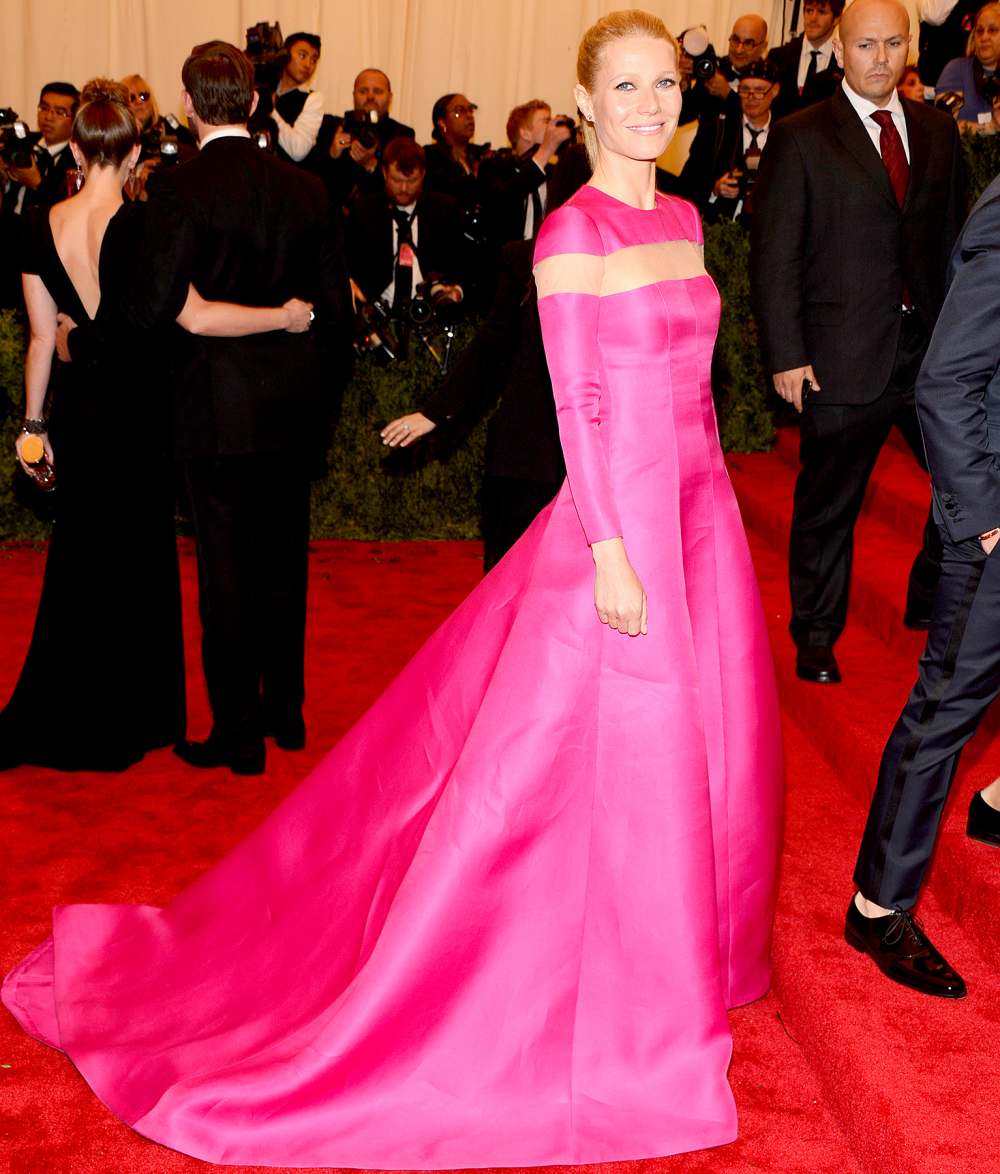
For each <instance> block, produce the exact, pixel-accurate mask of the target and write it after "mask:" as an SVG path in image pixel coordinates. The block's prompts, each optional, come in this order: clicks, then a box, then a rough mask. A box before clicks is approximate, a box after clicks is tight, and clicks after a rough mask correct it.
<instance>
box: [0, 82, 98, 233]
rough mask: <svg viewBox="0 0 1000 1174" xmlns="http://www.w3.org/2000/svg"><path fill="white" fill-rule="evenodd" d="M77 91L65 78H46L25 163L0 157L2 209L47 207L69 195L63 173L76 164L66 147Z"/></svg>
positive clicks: (9, 211)
mask: <svg viewBox="0 0 1000 1174" xmlns="http://www.w3.org/2000/svg"><path fill="white" fill-rule="evenodd" d="M79 105H80V94H79V91H78V90H77V88H76V86H74V85H71V84H70V83H69V82H49V84H48V85H46V86H43V87H42V92H41V94H40V95H39V97H38V129H39V131H40V132H41V135H42V137H41V140H40V141H39V142H38V144H37V145H36V146H35V149H34V151H33V152H32V158H31V162H30V163H29V164H28V166H27V167H14V166H12V165H11V164H10V163H4V162H2V161H0V179H2V180H4V181H5V182H6V187H5V191H4V197H3V206H4V212H5V214H7V215H14V216H19V215H21V214H23V213H24V212H26V211H27V210H28V209H29V208H38V207H46V208H48V207H51V206H52V205H53V204H57V203H58V202H59V201H60V200H65V199H66V197H67V196H68V195H69V192H68V191H67V188H66V173H67V172H68V171H71V170H73V169H74V168H75V167H76V163H75V162H74V161H73V153H72V151H70V149H69V135H70V131H71V130H72V129H73V117H74V115H75V114H76V110H77V107H78V106H79Z"/></svg>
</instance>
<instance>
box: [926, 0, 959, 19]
mask: <svg viewBox="0 0 1000 1174" xmlns="http://www.w3.org/2000/svg"><path fill="white" fill-rule="evenodd" d="M957 3H958V0H917V17H918V18H919V19H920V20H925V21H927V23H928V24H934V25H942V24H944V22H945V21H946V20H947V19H948V17H949V16H951V13H952V9H953V8H954V7H955V5H956V4H957Z"/></svg>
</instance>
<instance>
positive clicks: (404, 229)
mask: <svg viewBox="0 0 1000 1174" xmlns="http://www.w3.org/2000/svg"><path fill="white" fill-rule="evenodd" d="M392 218H393V220H395V222H396V228H397V229H398V230H399V240H398V241H397V242H396V272H395V276H394V280H393V287H392V308H393V309H394V310H395V311H397V312H398V311H400V310H402V309H403V307H404V306H406V304H407V303H408V302H409V301H410V300H411V298H412V296H413V264H412V258H413V230H412V217H411V216H410V215H409V214H408V213H406V212H404V211H403V210H402V209H401V208H393V210H392ZM404 245H409V246H410V249H409V251H410V258H409V259H410V262H411V263H410V264H409V265H403V264H401V262H400V258H401V255H402V252H403V246H404Z"/></svg>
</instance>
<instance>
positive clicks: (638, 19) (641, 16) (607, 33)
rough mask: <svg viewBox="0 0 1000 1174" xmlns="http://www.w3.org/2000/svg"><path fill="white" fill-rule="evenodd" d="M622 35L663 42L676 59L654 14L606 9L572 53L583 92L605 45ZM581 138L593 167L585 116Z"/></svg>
mask: <svg viewBox="0 0 1000 1174" xmlns="http://www.w3.org/2000/svg"><path fill="white" fill-rule="evenodd" d="M625 37H652V38H653V40H656V41H666V42H667V43H668V44H669V45H672V46H673V50H674V61H675V62H677V63H679V62H680V59H681V50H680V46H679V45H678V44H677V41H676V39H675V38H674V37H673V36H671V34H670V32H669V31H668V29H667V26H666V25H665V24H664V23H663V21H662V20H660V18H659V17H658V16H654V15H653V13H652V12H643V10H642V9H641V8H623V9H621V10H620V11H618V12H609V13H608V14H607V16H602V17H601V19H600V20H599V21H597V23H596V24H592V25H591V26H590V28H589V29H587V31H586V32H585V33H584V34H583V40H582V41H581V42H580V51H579V52H578V53H577V55H576V80H577V81H578V82H579V83H580V85H581V86H583V88H584V89H585V90H586V91H587V93H592V92H593V89H594V84H595V82H596V80H597V72H598V70H599V69H600V67H601V54H602V53H603V52H604V50H605V48H606V47H607V46H608V45H610V44H611V43H612V41H621V40H623V39H624V38H625ZM583 141H584V143H585V144H586V147H587V154H588V155H589V156H590V165H591V167H595V166H596V165H597V134H596V133H595V131H594V126H593V123H591V122H588V121H587V119H586V118H585V119H584V120H583Z"/></svg>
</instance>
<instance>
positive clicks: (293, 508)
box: [184, 453, 309, 745]
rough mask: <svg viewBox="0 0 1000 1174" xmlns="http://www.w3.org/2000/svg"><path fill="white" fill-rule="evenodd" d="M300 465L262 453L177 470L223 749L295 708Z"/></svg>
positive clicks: (300, 594) (300, 620) (303, 508)
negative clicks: (184, 492) (190, 522)
mask: <svg viewBox="0 0 1000 1174" xmlns="http://www.w3.org/2000/svg"><path fill="white" fill-rule="evenodd" d="M300 466H301V462H300V461H293V460H291V459H289V458H287V457H284V456H282V455H278V454H270V453H268V454H247V455H238V456H225V457H218V458H214V459H204V460H191V461H188V462H187V463H186V464H185V468H184V473H185V481H186V484H187V489H188V494H189V497H190V501H191V511H192V515H193V518H194V528H195V541H196V544H197V549H198V609H199V613H200V616H201V627H202V662H203V665H204V670H205V681H206V684H207V686H208V699H209V702H210V704H211V707H212V719H213V724H212V733H213V736H215V737H218V738H219V739H221V740H223V741H225V742H227V743H230V744H236V745H239V744H245V743H247V742H253V741H255V740H257V739H259V738H260V737H262V736H263V733H264V731H265V729H266V727H267V726H269V725H270V724H272V723H273V722H274V721H278V722H281V721H282V720H286V719H289V718H292V717H294V716H297V715H298V714H300V713H301V710H302V701H303V698H304V697H305V683H304V677H303V661H304V655H305V625H306V584H307V578H308V559H309V480H308V478H307V476H306V474H305V473H304V472H303V471H302V469H301V467H300Z"/></svg>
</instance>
